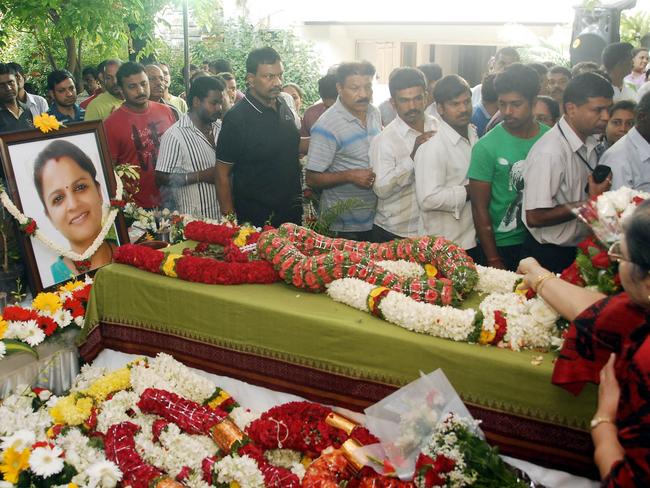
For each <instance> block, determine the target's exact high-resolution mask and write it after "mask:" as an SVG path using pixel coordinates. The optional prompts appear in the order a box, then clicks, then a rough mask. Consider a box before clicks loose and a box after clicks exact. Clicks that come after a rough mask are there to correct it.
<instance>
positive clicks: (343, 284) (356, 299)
mask: <svg viewBox="0 0 650 488" xmlns="http://www.w3.org/2000/svg"><path fill="white" fill-rule="evenodd" d="M373 288H375V285H371V284H370V283H366V282H365V281H363V280H360V279H357V278H342V279H340V280H334V281H332V282H331V283H330V284H329V285H327V294H328V295H329V296H330V298H331V299H332V300H334V301H337V302H341V303H344V304H346V305H349V306H350V307H353V308H356V309H357V310H361V311H363V312H368V294H369V293H370V291H371V290H372V289H373Z"/></svg>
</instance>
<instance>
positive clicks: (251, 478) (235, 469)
mask: <svg viewBox="0 0 650 488" xmlns="http://www.w3.org/2000/svg"><path fill="white" fill-rule="evenodd" d="M214 472H215V473H217V482H218V483H227V484H230V483H232V482H233V481H236V482H237V483H238V484H239V486H240V487H241V488H264V476H263V475H262V472H261V471H260V469H259V468H258V466H257V463H256V462H255V460H254V459H252V458H250V457H248V456H242V457H234V456H226V457H224V458H223V459H221V460H219V461H217V462H216V463H215V464H214Z"/></svg>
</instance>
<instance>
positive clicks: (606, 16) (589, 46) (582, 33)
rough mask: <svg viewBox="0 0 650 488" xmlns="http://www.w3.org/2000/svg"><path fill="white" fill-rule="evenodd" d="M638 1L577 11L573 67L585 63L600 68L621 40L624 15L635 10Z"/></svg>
mask: <svg viewBox="0 0 650 488" xmlns="http://www.w3.org/2000/svg"><path fill="white" fill-rule="evenodd" d="M635 5H636V0H622V1H618V2H613V3H610V4H606V3H603V4H601V5H600V6H598V7H592V8H586V7H575V11H576V14H575V18H574V20H573V31H572V33H571V48H570V50H569V53H570V55H571V65H572V66H573V65H575V64H577V63H580V62H582V61H593V62H595V63H598V64H600V57H601V54H602V52H603V49H605V46H607V44H611V43H612V42H618V41H619V40H620V39H621V36H620V28H621V11H623V10H625V9H628V8H632V7H634V6H635Z"/></svg>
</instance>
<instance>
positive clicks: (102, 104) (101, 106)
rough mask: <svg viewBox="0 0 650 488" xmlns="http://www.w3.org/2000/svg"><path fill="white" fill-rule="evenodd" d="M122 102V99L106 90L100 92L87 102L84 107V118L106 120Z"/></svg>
mask: <svg viewBox="0 0 650 488" xmlns="http://www.w3.org/2000/svg"><path fill="white" fill-rule="evenodd" d="M123 103H124V100H122V99H121V98H117V97H114V96H113V95H111V94H110V93H108V92H103V93H100V94H99V95H97V97H96V98H95V99H94V100H93V101H92V102H90V103H89V104H88V107H87V108H86V120H106V119H107V118H108V116H109V115H111V114H112V113H113V112H114V111H115V110H117V109H118V108H120V107H121V106H122V104H123Z"/></svg>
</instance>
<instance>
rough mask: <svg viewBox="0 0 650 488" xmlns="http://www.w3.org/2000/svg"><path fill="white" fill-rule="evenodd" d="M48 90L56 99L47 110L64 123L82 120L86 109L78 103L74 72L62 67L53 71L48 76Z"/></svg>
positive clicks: (52, 97) (53, 98) (51, 96)
mask: <svg viewBox="0 0 650 488" xmlns="http://www.w3.org/2000/svg"><path fill="white" fill-rule="evenodd" d="M47 90H48V93H49V95H50V98H51V99H52V100H53V101H54V103H52V106H51V107H50V109H49V110H48V111H47V113H48V114H50V115H54V116H55V117H56V118H57V120H58V121H59V122H61V123H62V124H69V123H72V122H81V121H82V120H84V117H85V116H86V111H85V110H84V109H83V108H81V107H80V106H79V104H77V88H76V87H75V84H74V78H73V77H72V73H70V72H69V71H68V70H65V69H60V70H56V71H52V72H51V73H50V74H49V75H48V77H47Z"/></svg>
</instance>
